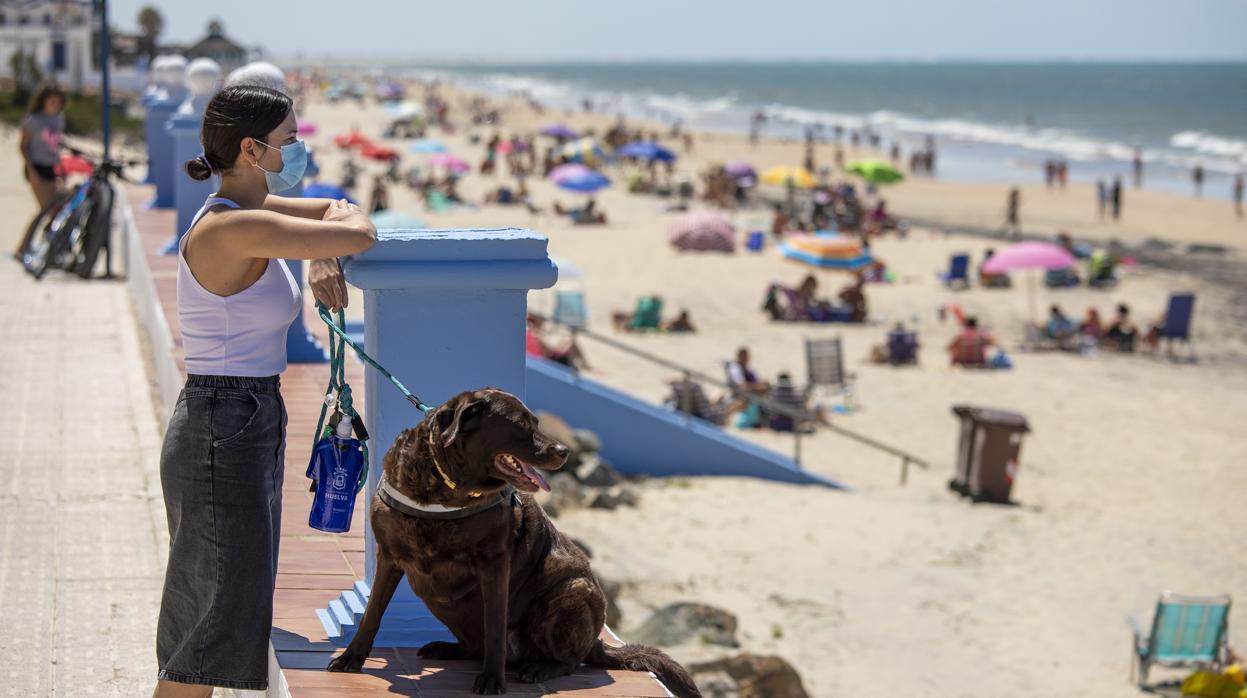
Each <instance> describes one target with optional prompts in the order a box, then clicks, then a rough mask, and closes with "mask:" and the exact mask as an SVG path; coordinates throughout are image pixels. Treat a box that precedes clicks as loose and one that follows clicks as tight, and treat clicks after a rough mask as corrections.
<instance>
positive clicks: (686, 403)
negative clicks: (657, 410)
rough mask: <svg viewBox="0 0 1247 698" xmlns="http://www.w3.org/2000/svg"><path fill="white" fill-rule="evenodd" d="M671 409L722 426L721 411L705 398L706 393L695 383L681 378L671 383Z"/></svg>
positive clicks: (722, 416)
mask: <svg viewBox="0 0 1247 698" xmlns="http://www.w3.org/2000/svg"><path fill="white" fill-rule="evenodd" d="M671 394H672V399H671V407H672V408H673V409H674V410H675V411H677V412H683V413H684V414H687V415H691V416H693V417H697V418H698V419H704V420H706V421H707V422H710V423H711V424H719V425H721V424H723V421H724V418H725V417H726V415H725V414H724V413H723V409H722V408H721V407H720V406H719V405H716V404H714V403H712V402H710V399H709V398H707V397H706V391H704V390H702V387H701V385H700V384H699V383H697V381H694V380H691V379H689V378H683V379H681V380H678V381H673V382H672V383H671Z"/></svg>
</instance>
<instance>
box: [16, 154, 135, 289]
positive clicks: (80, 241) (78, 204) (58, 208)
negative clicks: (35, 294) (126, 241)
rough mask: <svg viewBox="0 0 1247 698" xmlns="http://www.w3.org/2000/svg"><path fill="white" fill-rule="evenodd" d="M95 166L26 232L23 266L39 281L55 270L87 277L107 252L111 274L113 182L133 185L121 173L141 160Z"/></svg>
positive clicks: (107, 273)
mask: <svg viewBox="0 0 1247 698" xmlns="http://www.w3.org/2000/svg"><path fill="white" fill-rule="evenodd" d="M67 150H68V151H69V152H71V153H73V154H74V155H77V156H78V157H81V158H84V159H87V158H88V157H89V156H88V155H87V154H86V153H84V152H82V151H80V150H76V149H74V148H67ZM88 161H89V160H88ZM91 164H92V169H91V175H90V176H89V177H87V179H86V180H85V181H83V182H82V183H81V184H79V185H78V186H76V187H74V188H73V189H70V190H69V191H66V192H63V193H61V194H58V195H57V196H56V198H54V199H53V200H52V201H50V202H48V205H47V206H44V207H43V210H42V211H40V212H39V215H37V216H35V219H34V220H33V221H31V223H30V226H29V228H27V230H26V246H25V247H24V248H23V249H22V252H21V261H22V266H23V267H25V268H26V271H28V272H29V273H30V274H31V276H33V277H35V278H36V279H41V278H43V275H44V274H45V273H46V272H47V270H48V269H49V268H51V267H56V268H58V269H63V270H65V271H67V272H73V273H75V274H77V275H78V276H80V277H82V278H84V279H89V278H91V276H92V274H93V273H94V271H95V262H96V260H97V259H99V254H100V251H101V250H102V251H103V252H104V253H105V267H104V270H105V271H104V277H105V278H111V277H112V275H113V272H112V268H113V254H112V242H111V239H112V215H113V201H114V198H115V197H116V189H114V188H113V185H112V182H111V181H110V180H111V179H112V178H113V177H116V178H117V179H120V180H122V181H129V180H127V179H126V178H125V175H124V174H123V172H122V170H123V169H124V168H125V167H128V166H131V165H139V164H142V161H141V160H112V159H109V160H99V161H97V162H93V163H91Z"/></svg>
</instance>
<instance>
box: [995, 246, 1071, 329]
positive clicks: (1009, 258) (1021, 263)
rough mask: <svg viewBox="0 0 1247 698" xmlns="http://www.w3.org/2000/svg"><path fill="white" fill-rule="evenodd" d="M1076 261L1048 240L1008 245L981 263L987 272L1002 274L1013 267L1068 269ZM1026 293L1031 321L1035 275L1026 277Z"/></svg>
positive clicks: (1033, 309) (1032, 316)
mask: <svg viewBox="0 0 1247 698" xmlns="http://www.w3.org/2000/svg"><path fill="white" fill-rule="evenodd" d="M1077 263H1078V260H1077V259H1075V258H1074V255H1072V254H1070V253H1069V251H1068V250H1066V249H1065V248H1064V247H1061V246H1060V245H1054V244H1052V243H1050V242H1035V241H1027V242H1019V243H1016V244H1013V245H1009V246H1008V247H1006V248H1004V249H1003V250H1001V251H999V252H997V253H996V254H994V255H992V258H991V259H989V260H987V262H986V263H984V264H983V271H985V272H987V273H988V274H1003V273H1006V272H1010V271H1013V270H1015V269H1045V270H1047V269H1068V268H1070V267H1072V266H1074V265H1075V264H1077ZM1027 295H1028V296H1029V298H1028V303H1029V304H1030V313H1031V321H1032V322H1034V320H1035V277H1034V275H1033V274H1031V275H1028V277H1027Z"/></svg>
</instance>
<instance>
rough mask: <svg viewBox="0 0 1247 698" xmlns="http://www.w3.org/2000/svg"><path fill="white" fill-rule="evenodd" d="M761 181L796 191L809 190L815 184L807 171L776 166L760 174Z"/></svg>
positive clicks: (812, 176) (788, 166) (802, 168)
mask: <svg viewBox="0 0 1247 698" xmlns="http://www.w3.org/2000/svg"><path fill="white" fill-rule="evenodd" d="M762 181H763V182H764V183H766V184H774V185H776V186H781V187H793V188H796V189H809V188H810V187H813V186H814V185H815V184H816V183H817V182H815V180H814V175H812V174H810V171H809V170H807V169H805V168H804V167H796V166H793V165H776V166H775V167H772V168H770V169H769V170H767V171H766V172H763V173H762Z"/></svg>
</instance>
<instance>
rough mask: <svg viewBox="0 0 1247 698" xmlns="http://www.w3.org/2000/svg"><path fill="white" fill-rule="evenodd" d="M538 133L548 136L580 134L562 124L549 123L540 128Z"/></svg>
mask: <svg viewBox="0 0 1247 698" xmlns="http://www.w3.org/2000/svg"><path fill="white" fill-rule="evenodd" d="M540 133H541V135H543V136H549V137H550V138H575V137H577V136H579V135H580V134H578V133H576V132H575V131H573V130H571V129H570V128H568V127H567V126H566V125H564V124H550V125H549V126H546V127H545V128H543V129H541V131H540Z"/></svg>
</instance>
